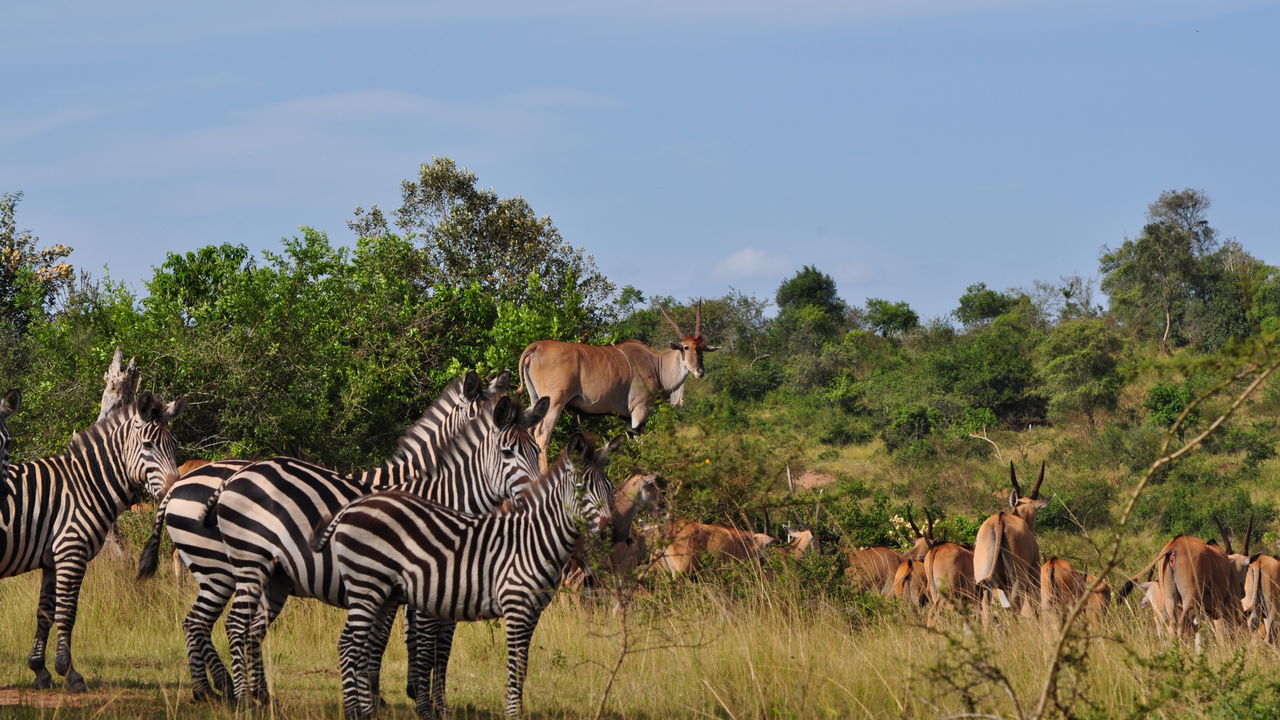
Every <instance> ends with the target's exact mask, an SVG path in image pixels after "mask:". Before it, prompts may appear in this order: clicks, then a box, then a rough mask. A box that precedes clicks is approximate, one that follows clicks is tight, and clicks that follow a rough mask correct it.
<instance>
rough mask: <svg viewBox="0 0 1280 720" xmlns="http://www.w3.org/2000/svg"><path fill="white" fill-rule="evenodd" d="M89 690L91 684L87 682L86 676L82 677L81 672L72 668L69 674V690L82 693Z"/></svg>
mask: <svg viewBox="0 0 1280 720" xmlns="http://www.w3.org/2000/svg"><path fill="white" fill-rule="evenodd" d="M88 691H89V686H88V685H86V684H85V682H84V678H83V677H80V673H78V672H76V671H75V670H72V671H71V672H70V673H69V674H68V675H67V692H73V693H82V692H88Z"/></svg>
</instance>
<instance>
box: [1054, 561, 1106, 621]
mask: <svg viewBox="0 0 1280 720" xmlns="http://www.w3.org/2000/svg"><path fill="white" fill-rule="evenodd" d="M1093 580H1094V576H1092V575H1088V574H1085V573H1083V572H1080V571H1079V570H1077V569H1075V568H1074V567H1072V565H1071V563H1070V562H1068V561H1067V560H1066V559H1065V558H1059V557H1054V558H1049V559H1048V560H1046V561H1045V563H1044V564H1043V565H1041V566H1040V612H1042V613H1048V612H1051V611H1054V610H1059V611H1061V610H1065V609H1066V608H1069V607H1071V606H1072V605H1074V604H1075V602H1076V601H1077V600H1079V599H1080V597H1081V596H1082V595H1084V591H1085V590H1086V589H1087V588H1088V587H1089V584H1090V583H1092V582H1093ZM1110 603H1111V589H1110V588H1108V587H1107V584H1106V583H1105V582H1104V583H1102V584H1100V585H1099V586H1098V587H1097V589H1095V590H1094V591H1093V592H1092V593H1090V595H1089V599H1088V600H1086V601H1085V610H1086V611H1087V612H1089V613H1090V614H1092V615H1100V614H1102V613H1103V612H1105V611H1106V609H1107V605H1109V604H1110Z"/></svg>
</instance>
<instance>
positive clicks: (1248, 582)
mask: <svg viewBox="0 0 1280 720" xmlns="http://www.w3.org/2000/svg"><path fill="white" fill-rule="evenodd" d="M1240 607H1241V609H1243V610H1244V613H1245V617H1246V618H1247V619H1248V621H1249V627H1251V628H1255V629H1256V630H1257V632H1258V633H1259V634H1260V635H1262V637H1263V638H1264V639H1265V640H1266V641H1267V642H1272V643H1273V642H1275V641H1276V625H1275V622H1276V620H1277V619H1280V559H1277V558H1275V557H1274V556H1271V555H1263V554H1262V553H1258V554H1257V555H1254V556H1253V557H1252V558H1250V559H1249V570H1248V572H1247V573H1246V574H1245V579H1244V600H1242V601H1241V603H1240Z"/></svg>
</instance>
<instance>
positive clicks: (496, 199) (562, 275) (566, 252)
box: [348, 157, 613, 325]
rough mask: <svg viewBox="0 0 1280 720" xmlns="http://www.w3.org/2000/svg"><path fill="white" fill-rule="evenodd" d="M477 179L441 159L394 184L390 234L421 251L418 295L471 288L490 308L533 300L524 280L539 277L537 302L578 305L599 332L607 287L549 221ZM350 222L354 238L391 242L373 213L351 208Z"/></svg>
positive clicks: (380, 219) (378, 214)
mask: <svg viewBox="0 0 1280 720" xmlns="http://www.w3.org/2000/svg"><path fill="white" fill-rule="evenodd" d="M476 182H477V178H476V176H475V174H474V173H472V172H471V171H469V170H467V169H466V168H460V167H458V166H457V164H456V163H454V161H453V160H450V159H449V158H445V157H439V158H435V159H433V160H432V161H431V162H430V163H423V165H422V166H421V168H420V169H419V171H418V177H417V178H416V179H413V180H404V181H402V182H401V184H400V195H401V205H400V207H399V208H398V209H397V210H396V211H395V213H394V217H395V223H396V226H397V227H398V228H399V229H400V230H401V231H402V232H403V233H404V234H405V235H406V236H407V238H408V239H415V240H419V241H420V242H421V243H422V248H423V252H424V253H425V255H426V262H425V263H424V265H423V277H422V278H421V280H420V282H421V284H422V285H423V286H424V287H432V286H443V287H451V288H466V287H470V286H475V287H477V288H479V290H480V291H482V292H484V293H487V294H490V295H492V297H493V298H494V299H495V301H498V302H501V301H511V302H517V303H518V302H522V301H524V300H526V299H532V298H533V295H531V294H530V293H531V292H533V289H532V288H531V287H530V285H529V282H528V279H529V278H530V277H532V276H537V278H538V279H539V282H540V283H541V287H540V288H538V295H539V297H552V298H565V299H566V300H567V299H569V298H570V297H572V296H573V295H580V296H581V297H582V304H583V306H584V307H586V308H588V309H590V311H591V314H592V316H593V317H591V318H590V319H591V320H592V321H593V322H594V323H596V324H597V325H598V324H599V323H600V322H602V321H603V319H604V318H603V317H602V316H600V314H601V313H602V312H603V311H604V308H605V303H606V301H607V300H608V299H609V297H610V296H611V295H612V294H613V285H612V283H610V282H609V280H608V279H607V278H605V277H604V275H602V274H601V273H600V271H599V270H598V269H597V268H596V265H595V261H594V259H592V257H591V256H590V255H587V254H585V253H584V251H583V250H582V248H575V247H573V246H571V245H569V244H568V243H567V242H565V241H564V239H563V238H562V237H561V236H560V231H559V230H558V229H557V228H556V226H555V223H554V222H552V220H551V218H549V217H546V216H543V217H538V216H537V215H536V214H535V213H534V212H533V208H531V207H530V206H529V203H528V202H526V201H525V200H524V198H522V197H519V196H516V197H509V198H504V197H500V196H499V195H498V194H497V192H495V191H494V190H493V189H492V188H490V189H487V190H485V189H480V188H478V187H477V186H476ZM355 215H356V216H355V219H353V220H351V221H349V222H348V226H349V227H351V229H352V230H353V231H355V232H356V234H357V235H359V236H361V237H373V236H377V235H386V234H389V228H388V226H387V220H386V216H385V215H384V214H383V212H382V211H381V210H380V209H379V208H378V207H377V206H376V205H375V206H373V207H372V208H370V209H369V210H368V211H366V210H364V209H363V208H359V207H357V208H356V212H355Z"/></svg>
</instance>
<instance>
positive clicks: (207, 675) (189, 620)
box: [138, 372, 509, 700]
mask: <svg viewBox="0 0 1280 720" xmlns="http://www.w3.org/2000/svg"><path fill="white" fill-rule="evenodd" d="M508 379H509V375H508V374H507V373H503V374H501V375H499V376H497V377H495V378H494V379H493V381H492V382H491V383H490V384H489V385H488V386H487V387H485V386H482V385H481V382H480V378H479V376H478V375H476V374H475V373H474V372H468V373H466V374H465V375H464V376H463V377H461V378H459V379H457V380H455V381H453V382H452V383H450V384H449V385H448V386H447V387H446V388H445V389H444V391H443V392H442V393H441V394H440V397H439V398H437V399H436V401H435V402H434V403H432V405H431V406H430V407H428V408H427V410H426V411H425V412H424V413H423V415H422V416H421V417H420V418H419V419H418V420H417V422H415V423H414V424H413V425H412V426H411V427H410V428H409V429H408V430H407V431H406V433H405V434H404V436H403V437H401V439H400V441H399V444H398V448H397V450H396V453H395V455H394V456H393V457H392V458H391V459H390V460H389V461H388V462H386V463H385V464H383V465H382V466H380V467H378V468H375V469H373V470H371V471H368V472H366V473H363V474H362V475H360V476H357V477H352V478H348V482H350V483H351V484H353V485H354V486H356V487H361V488H365V489H366V490H367V489H370V488H378V487H394V486H395V485H397V484H400V483H403V482H406V481H409V480H412V479H414V478H417V477H420V476H421V475H423V474H424V472H425V471H426V469H427V468H430V467H433V466H435V465H437V464H438V463H439V459H438V455H439V453H440V447H441V445H443V444H444V437H445V436H446V435H449V434H452V433H454V432H456V431H457V429H458V428H459V427H461V426H462V424H464V423H467V422H471V421H474V419H475V418H477V417H479V416H480V414H481V412H482V411H483V409H485V408H486V407H490V406H489V405H488V404H487V401H488V400H489V399H490V398H492V397H494V396H495V395H496V394H498V393H500V392H504V391H505V390H506V389H507V384H508ZM255 462H257V461H250V460H224V461H219V462H215V463H211V464H209V465H205V466H203V467H200V468H197V469H196V470H194V471H192V472H191V473H189V474H187V475H185V476H183V477H182V478H181V479H180V480H178V481H177V482H176V483H174V485H173V486H172V487H171V488H170V490H169V493H168V494H167V495H166V496H165V497H164V499H163V500H162V501H161V502H160V506H159V507H158V508H157V511H156V518H155V523H154V525H153V531H152V534H151V538H150V540H149V541H148V542H147V545H146V547H145V548H144V550H143V553H142V557H141V559H140V561H139V568H138V575H139V577H148V576H150V575H152V574H154V572H155V570H156V566H157V564H158V557H157V553H158V550H159V543H160V537H161V533H162V531H163V529H164V527H165V526H166V525H167V526H168V529H169V536H170V538H171V539H172V541H173V544H174V547H175V548H177V550H178V555H179V557H180V558H181V560H182V562H183V563H184V564H185V565H186V566H187V568H188V570H190V572H191V574H192V576H193V577H194V578H195V580H196V583H197V584H198V586H199V591H198V593H197V596H196V600H195V602H194V603H193V604H192V606H191V610H190V611H189V612H188V613H187V616H186V618H185V619H184V620H183V623H182V628H183V634H184V636H185V638H186V643H187V664H188V669H189V670H190V673H191V681H192V695H193V696H194V698H195V699H196V700H201V699H205V698H208V697H216V696H218V695H219V694H220V695H221V696H222V697H224V698H227V699H230V698H231V697H233V696H234V695H235V687H234V683H233V682H232V678H231V675H230V673H228V672H227V668H226V666H225V665H224V664H223V662H222V660H221V658H220V657H219V656H218V651H217V649H216V647H215V646H214V644H213V638H212V631H213V625H214V623H216V622H217V620H218V617H219V616H220V615H222V612H223V610H224V609H225V608H226V606H227V604H228V603H229V602H230V600H231V598H232V596H233V595H234V593H235V568H234V566H233V565H232V564H231V562H230V560H229V559H228V558H227V550H226V545H225V543H224V538H223V537H222V534H221V532H220V531H219V529H218V527H217V525H216V523H215V524H213V525H210V524H208V523H206V519H211V518H212V516H211V515H209V514H208V513H207V510H208V508H209V506H210V505H211V504H212V503H216V502H217V497H218V494H219V492H220V490H221V488H222V487H223V486H224V484H225V483H226V482H227V481H228V480H229V479H230V478H231V477H232V476H234V475H235V474H236V473H238V472H240V471H241V470H244V469H246V468H248V467H250V466H251V465H254V464H255ZM444 490H447V491H451V490H452V489H451V488H445V489H444ZM444 497H445V499H449V498H448V496H447V495H445V496H444ZM455 502H456V501H455ZM210 679H212V680H213V683H214V684H215V685H216V686H217V688H218V693H215V692H214V691H213V688H212V687H211V686H210ZM262 687H265V684H263V685H262Z"/></svg>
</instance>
